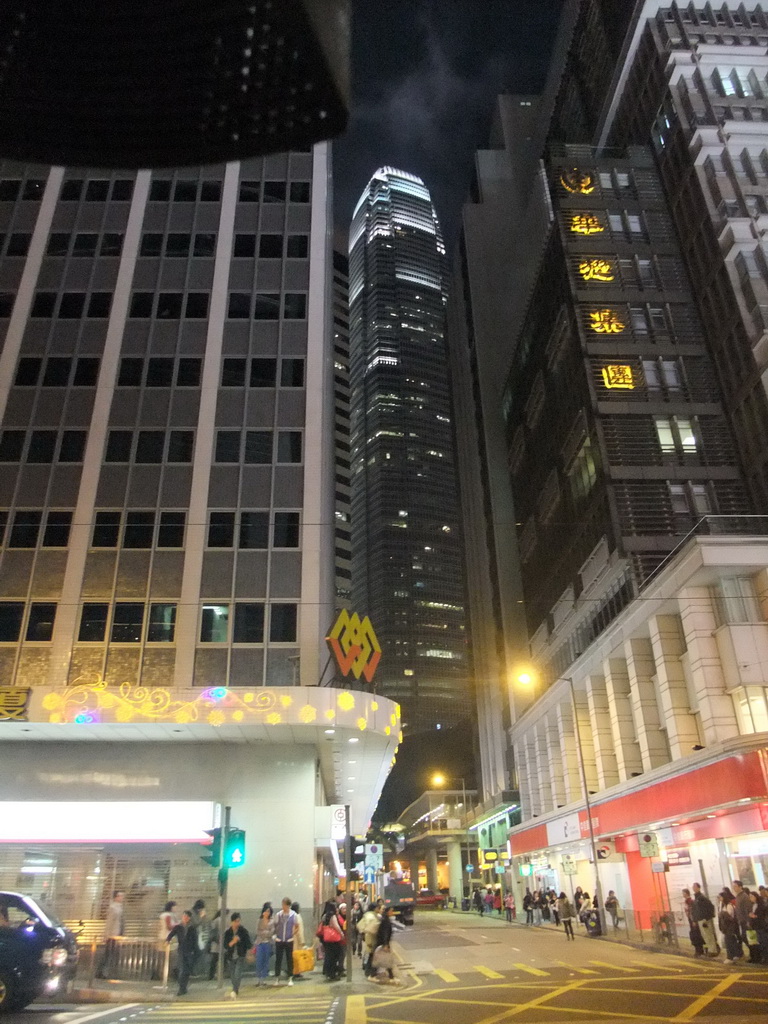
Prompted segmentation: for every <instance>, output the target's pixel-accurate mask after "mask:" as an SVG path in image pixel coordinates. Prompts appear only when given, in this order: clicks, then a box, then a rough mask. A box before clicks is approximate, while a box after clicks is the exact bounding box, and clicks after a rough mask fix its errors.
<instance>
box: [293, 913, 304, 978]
mask: <svg viewBox="0 0 768 1024" xmlns="http://www.w3.org/2000/svg"><path fill="white" fill-rule="evenodd" d="M291 910H292V911H293V912H294V914H295V915H296V932H295V936H294V942H293V952H294V953H295V952H296V950H297V949H304V948H305V942H304V921H303V920H302V917H301V907H300V906H299V904H298V903H292V904H291ZM295 959H296V958H295V957H294V965H293V980H294V981H303V980H304V978H303V973H302V972H301V971H298V972H297V971H296V964H295Z"/></svg>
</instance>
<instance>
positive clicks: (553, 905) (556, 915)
mask: <svg viewBox="0 0 768 1024" xmlns="http://www.w3.org/2000/svg"><path fill="white" fill-rule="evenodd" d="M547 900H548V902H549V910H550V913H551V914H552V920H553V921H554V922H555V924H556V925H557V927H558V928H559V927H560V911H559V910H558V909H557V893H556V892H555V890H554V889H550V890H549V892H548V893H547Z"/></svg>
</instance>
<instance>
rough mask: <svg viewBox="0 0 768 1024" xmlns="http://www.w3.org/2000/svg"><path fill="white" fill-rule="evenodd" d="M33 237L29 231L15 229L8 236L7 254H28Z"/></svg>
mask: <svg viewBox="0 0 768 1024" xmlns="http://www.w3.org/2000/svg"><path fill="white" fill-rule="evenodd" d="M31 238H32V235H31V234H29V232H27V231H14V232H13V234H12V235H10V236H9V237H8V248H7V249H6V250H5V255H6V256H26V255H27V252H28V251H29V241H30V239H31Z"/></svg>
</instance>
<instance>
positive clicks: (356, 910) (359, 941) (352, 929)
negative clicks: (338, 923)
mask: <svg viewBox="0 0 768 1024" xmlns="http://www.w3.org/2000/svg"><path fill="white" fill-rule="evenodd" d="M362 919H363V908H362V906H361V904H360V901H359V900H355V902H354V903H353V904H352V913H351V914H350V915H349V929H348V931H347V941H348V942H350V943H351V944H352V956H359V957H362V955H363V935H362V933H361V932H360V931H359V930H358V925H359V924H360V922H361V921H362Z"/></svg>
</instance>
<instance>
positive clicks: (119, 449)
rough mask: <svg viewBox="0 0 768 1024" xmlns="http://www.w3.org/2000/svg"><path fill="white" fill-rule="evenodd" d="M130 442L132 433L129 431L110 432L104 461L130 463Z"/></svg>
mask: <svg viewBox="0 0 768 1024" xmlns="http://www.w3.org/2000/svg"><path fill="white" fill-rule="evenodd" d="M132 440H133V433H132V432H131V431H130V430H110V432H109V437H108V439H107V451H106V454H105V456H104V461H105V462H130V460H131V441H132Z"/></svg>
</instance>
